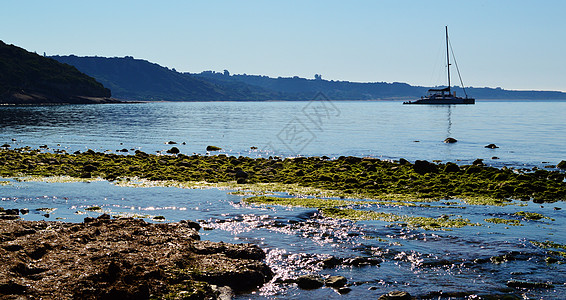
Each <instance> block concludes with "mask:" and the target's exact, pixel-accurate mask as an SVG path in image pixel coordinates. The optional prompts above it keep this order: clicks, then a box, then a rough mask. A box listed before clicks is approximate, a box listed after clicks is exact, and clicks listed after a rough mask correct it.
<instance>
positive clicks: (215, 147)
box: [206, 146, 222, 151]
mask: <svg viewBox="0 0 566 300" xmlns="http://www.w3.org/2000/svg"><path fill="white" fill-rule="evenodd" d="M220 150H222V148H220V147H217V146H207V147H206V151H220Z"/></svg>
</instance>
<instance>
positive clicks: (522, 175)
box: [0, 145, 566, 205]
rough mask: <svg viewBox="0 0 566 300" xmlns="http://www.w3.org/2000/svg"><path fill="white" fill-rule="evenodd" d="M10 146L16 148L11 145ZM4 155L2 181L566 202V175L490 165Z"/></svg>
mask: <svg viewBox="0 0 566 300" xmlns="http://www.w3.org/2000/svg"><path fill="white" fill-rule="evenodd" d="M8 146H9V145H8ZM7 149H8V147H4V150H0V176H1V177H22V176H39V177H48V176H70V177H73V178H84V179H89V178H101V179H106V180H111V181H114V180H119V181H124V182H126V181H128V180H130V179H134V178H137V179H144V180H150V181H160V182H176V183H187V182H201V183H225V184H236V183H237V184H238V185H242V186H246V185H248V186H250V185H251V186H250V187H253V185H256V187H258V186H259V187H261V186H262V185H263V186H266V185H271V188H273V189H278V191H287V189H291V188H302V189H304V190H305V191H306V193H310V194H312V195H328V196H336V197H343V198H358V199H364V198H367V199H379V200H381V201H393V200H395V201H399V200H402V201H435V200H439V199H454V198H457V199H462V200H464V201H466V202H467V203H469V204H491V205H505V204H507V203H509V202H510V201H511V200H533V201H535V202H537V203H542V202H555V201H561V200H565V199H566V183H565V182H564V178H565V174H564V172H563V171H558V170H535V171H530V170H527V171H525V170H513V169H508V168H503V169H498V168H493V167H488V166H485V165H484V164H476V165H464V166H458V165H456V164H454V163H450V162H448V163H446V164H442V163H440V164H435V163H430V162H427V161H417V162H415V163H414V164H412V163H410V162H408V161H406V160H402V161H401V162H399V163H397V162H391V161H384V160H379V159H376V158H360V157H343V156H341V157H339V158H337V159H324V158H320V157H298V158H286V159H280V158H255V159H254V158H249V157H243V156H240V157H234V156H226V155H223V154H220V155H214V156H200V155H192V156H188V155H184V154H173V155H153V154H147V153H144V152H141V151H139V150H138V151H136V152H135V155H128V154H126V155H117V154H104V153H99V152H94V151H92V150H89V151H86V152H83V153H79V152H76V154H67V153H50V152H47V151H46V150H44V149H42V150H33V149H30V148H22V149H14V150H7Z"/></svg>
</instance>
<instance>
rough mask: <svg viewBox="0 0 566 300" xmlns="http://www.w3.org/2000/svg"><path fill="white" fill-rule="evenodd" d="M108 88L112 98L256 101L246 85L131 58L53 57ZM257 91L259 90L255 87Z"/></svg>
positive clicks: (257, 98) (259, 90)
mask: <svg viewBox="0 0 566 300" xmlns="http://www.w3.org/2000/svg"><path fill="white" fill-rule="evenodd" d="M52 58H53V59H55V60H57V61H59V62H62V63H66V64H69V65H73V66H75V67H76V68H77V69H79V70H80V71H82V72H85V73H86V74H89V75H90V76H92V77H94V78H96V79H97V80H98V81H100V82H102V83H103V84H104V85H105V86H107V87H109V88H110V89H111V90H112V94H113V95H114V97H117V98H119V99H128V100H144V101H165V100H168V101H198V100H260V99H261V98H262V97H261V95H258V96H257V97H256V98H254V95H255V93H254V91H252V89H250V88H249V87H246V86H241V85H237V84H236V85H234V84H231V83H227V84H225V85H222V84H217V83H214V82H212V81H207V80H203V79H200V78H197V77H194V76H191V75H186V74H181V73H179V72H176V71H174V70H170V69H168V68H165V67H162V66H160V65H158V64H154V63H150V62H148V61H146V60H141V59H134V58H133V57H115V58H106V57H78V56H74V55H70V56H53V57H52ZM256 91H257V92H261V89H258V88H256Z"/></svg>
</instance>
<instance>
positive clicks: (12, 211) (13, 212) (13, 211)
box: [4, 208, 20, 216]
mask: <svg viewBox="0 0 566 300" xmlns="http://www.w3.org/2000/svg"><path fill="white" fill-rule="evenodd" d="M4 213H5V214H6V215H9V216H17V215H19V214H20V210H19V209H17V208H12V209H6V210H4Z"/></svg>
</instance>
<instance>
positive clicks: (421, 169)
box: [413, 160, 438, 175]
mask: <svg viewBox="0 0 566 300" xmlns="http://www.w3.org/2000/svg"><path fill="white" fill-rule="evenodd" d="M413 170H415V172H417V173H419V174H421V175H424V174H426V173H436V172H437V171H438V166H437V165H436V164H434V163H431V162H428V161H426V160H417V161H415V164H414V165H413Z"/></svg>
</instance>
